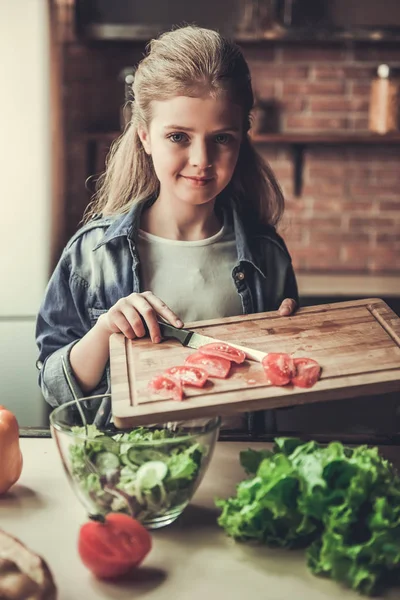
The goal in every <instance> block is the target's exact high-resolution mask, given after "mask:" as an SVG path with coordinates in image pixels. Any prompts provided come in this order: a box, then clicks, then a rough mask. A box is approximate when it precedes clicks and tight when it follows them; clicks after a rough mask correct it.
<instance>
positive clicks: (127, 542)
mask: <svg viewBox="0 0 400 600" xmlns="http://www.w3.org/2000/svg"><path fill="white" fill-rule="evenodd" d="M151 544H152V543H151V536H150V534H149V532H148V531H147V529H145V528H144V527H143V525H142V524H141V523H139V521H136V520H135V519H132V517H129V516H128V515H124V514H119V513H110V514H109V515H107V516H106V517H105V522H100V521H89V522H88V523H85V524H84V525H82V527H81V529H80V531H79V539H78V552H79V556H80V557H81V560H82V562H83V564H84V565H85V567H87V568H88V569H89V570H90V571H92V573H93V574H94V575H95V576H96V577H98V578H99V579H111V578H113V577H118V576H120V575H124V574H125V573H127V572H128V571H130V570H131V569H133V568H134V567H137V566H138V565H139V564H140V563H141V562H142V561H143V559H144V558H145V556H146V555H147V554H148V553H149V552H150V550H151Z"/></svg>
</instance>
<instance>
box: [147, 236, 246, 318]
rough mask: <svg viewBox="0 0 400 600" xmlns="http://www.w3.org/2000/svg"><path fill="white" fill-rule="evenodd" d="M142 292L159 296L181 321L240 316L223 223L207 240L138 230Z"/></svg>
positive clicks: (231, 243) (232, 251) (232, 247)
mask: <svg viewBox="0 0 400 600" xmlns="http://www.w3.org/2000/svg"><path fill="white" fill-rule="evenodd" d="M138 250H139V258H140V266H141V276H142V282H143V283H142V286H143V291H146V290H150V291H152V292H153V294H155V295H156V296H158V297H159V298H161V299H162V300H163V301H164V302H165V303H166V304H167V306H169V308H171V309H172V310H173V311H174V312H175V313H176V314H177V315H179V317H180V318H181V319H182V321H184V322H188V321H200V320H203V319H216V318H219V317H231V316H235V315H240V314H243V309H242V303H241V300H240V296H239V294H238V293H237V290H236V287H235V284H234V282H233V279H232V270H233V268H234V266H235V265H236V264H237V251H236V243H235V234H234V232H233V230H232V229H231V228H230V227H229V226H227V225H225V224H224V225H223V226H222V228H221V229H220V231H218V233H216V234H215V235H213V236H212V237H210V238H207V239H204V240H198V241H194V242H188V241H181V240H169V239H166V238H161V237H158V236H155V235H152V234H150V233H147V232H145V231H142V230H139V241H138Z"/></svg>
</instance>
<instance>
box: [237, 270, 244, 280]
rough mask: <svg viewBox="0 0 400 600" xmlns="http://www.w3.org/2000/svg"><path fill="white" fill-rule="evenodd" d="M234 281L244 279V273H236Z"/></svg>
mask: <svg viewBox="0 0 400 600" xmlns="http://www.w3.org/2000/svg"><path fill="white" fill-rule="evenodd" d="M236 279H237V280H238V281H243V279H244V273H243V272H242V271H239V273H236Z"/></svg>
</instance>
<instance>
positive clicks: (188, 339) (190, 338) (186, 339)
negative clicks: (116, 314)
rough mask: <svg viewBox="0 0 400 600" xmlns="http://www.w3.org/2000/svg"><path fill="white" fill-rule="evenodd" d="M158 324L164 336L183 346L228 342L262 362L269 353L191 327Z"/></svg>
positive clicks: (193, 346) (249, 356)
mask: <svg viewBox="0 0 400 600" xmlns="http://www.w3.org/2000/svg"><path fill="white" fill-rule="evenodd" d="M158 324H159V326H160V331H161V335H162V336H163V338H165V339H170V338H172V339H175V340H177V341H178V342H180V343H181V344H182V346H186V347H188V348H193V349H194V350H198V349H199V348H200V346H204V345H205V344H215V343H220V344H228V345H229V346H232V347H233V348H237V349H238V350H242V351H243V352H244V353H245V354H246V358H248V359H249V360H254V361H256V362H261V361H262V359H263V358H264V357H265V356H266V355H267V353H266V352H261V351H260V350H255V349H254V348H246V347H245V346H239V345H238V344H233V343H232V342H226V341H223V340H217V339H216V338H212V337H209V336H207V335H202V334H200V333H197V332H196V331H192V330H190V329H182V328H178V327H174V326H173V325H170V324H169V323H165V322H163V321H158Z"/></svg>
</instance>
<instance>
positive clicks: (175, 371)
mask: <svg viewBox="0 0 400 600" xmlns="http://www.w3.org/2000/svg"><path fill="white" fill-rule="evenodd" d="M164 375H170V376H171V377H176V378H178V379H180V381H181V383H182V385H192V386H194V387H203V385H204V384H205V382H206V381H207V379H208V373H207V371H205V370H204V369H200V368H199V367H191V366H190V365H179V366H178V367H171V368H170V369H167V370H166V371H164Z"/></svg>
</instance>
